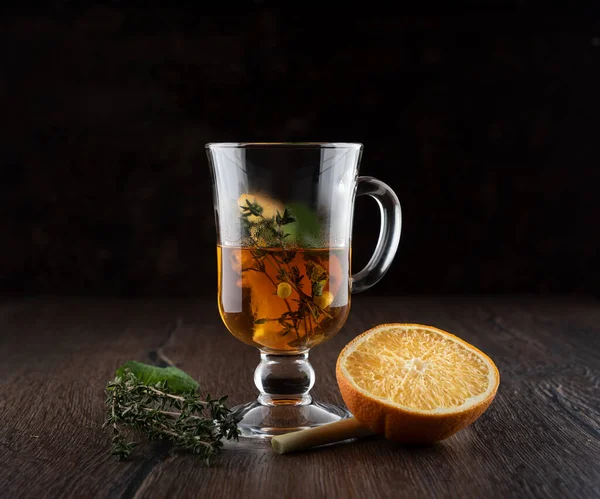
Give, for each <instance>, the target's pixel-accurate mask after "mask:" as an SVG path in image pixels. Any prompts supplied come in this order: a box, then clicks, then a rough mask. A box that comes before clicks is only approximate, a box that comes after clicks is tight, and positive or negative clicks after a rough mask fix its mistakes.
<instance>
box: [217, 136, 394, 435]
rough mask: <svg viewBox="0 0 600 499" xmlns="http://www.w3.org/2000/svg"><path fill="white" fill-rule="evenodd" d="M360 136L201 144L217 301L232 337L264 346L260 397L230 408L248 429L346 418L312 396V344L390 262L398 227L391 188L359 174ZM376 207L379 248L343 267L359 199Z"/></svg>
mask: <svg viewBox="0 0 600 499" xmlns="http://www.w3.org/2000/svg"><path fill="white" fill-rule="evenodd" d="M362 148H363V146H362V144H357V143H327V142H301V143H253V142H245V143H211V144H207V145H206V149H207V155H208V160H209V165H210V170H211V174H212V181H213V196H214V208H215V220H216V228H217V261H218V303H219V312H220V314H221V318H222V319H223V322H224V323H225V326H226V327H227V329H228V330H229V331H230V332H231V334H233V335H234V336H235V337H236V338H238V339H239V340H241V341H243V342H244V343H247V344H248V345H251V346H254V347H256V348H258V349H259V350H260V355H261V362H260V364H259V365H258V367H257V369H256V371H255V374H254V382H255V384H256V387H257V388H258V390H259V396H258V399H257V400H254V401H252V402H250V403H247V404H244V405H241V406H237V407H235V408H234V409H233V411H234V414H235V416H236V417H237V418H238V419H239V424H238V426H239V428H240V430H241V433H242V435H243V436H246V437H269V436H273V435H278V434H282V433H286V432H289V431H296V430H299V429H304V428H309V427H313V426H318V425H322V424H326V423H330V422H333V421H337V420H339V419H342V418H345V417H349V416H350V414H349V412H348V411H347V410H346V409H344V408H341V407H338V406H334V405H331V404H325V403H321V402H317V401H314V400H312V398H311V396H310V394H309V392H310V389H311V388H312V386H313V384H314V380H315V376H314V370H313V368H312V366H311V365H310V363H309V361H308V351H309V349H310V348H313V347H315V346H316V345H319V344H320V343H323V342H325V341H327V340H328V339H330V338H331V337H332V336H334V335H335V334H336V333H337V332H338V331H339V330H340V329H341V328H342V326H343V325H344V323H345V322H346V318H347V317H348V313H349V311H350V295H351V293H358V292H361V291H364V290H366V289H368V288H370V287H371V286H373V285H374V284H375V283H377V282H378V281H379V280H380V279H381V278H382V277H383V275H384V274H385V272H386V271H387V270H388V268H389V267H390V265H391V263H392V260H393V258H394V255H395V253H396V250H397V248H398V243H399V240H400V230H401V210H400V203H399V201H398V198H397V196H396V194H394V192H393V191H392V189H390V187H388V186H387V185H386V184H384V183H383V182H381V181H379V180H377V179H374V178H372V177H359V176H358V169H359V163H360V158H361V154H362ZM361 195H369V196H371V197H373V198H375V200H376V201H377V203H378V204H379V207H380V210H381V229H380V234H379V240H378V242H377V246H376V248H375V252H374V254H373V256H372V257H371V259H370V261H369V262H368V263H367V265H366V267H365V268H364V269H363V270H361V271H360V272H358V273H357V274H353V275H352V274H351V273H350V262H351V236H352V218H353V212H354V199H355V196H361Z"/></svg>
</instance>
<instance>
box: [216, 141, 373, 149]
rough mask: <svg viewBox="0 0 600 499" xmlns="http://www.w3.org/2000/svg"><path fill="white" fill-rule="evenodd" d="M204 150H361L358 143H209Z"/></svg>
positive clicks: (360, 145)
mask: <svg viewBox="0 0 600 499" xmlns="http://www.w3.org/2000/svg"><path fill="white" fill-rule="evenodd" d="M204 147H205V148H206V149H246V148H248V149H252V148H264V149H268V148H282V149H285V148H288V149H294V148H296V149H311V148H312V149H362V147H363V144H362V143H360V142H209V143H207V144H205V145H204Z"/></svg>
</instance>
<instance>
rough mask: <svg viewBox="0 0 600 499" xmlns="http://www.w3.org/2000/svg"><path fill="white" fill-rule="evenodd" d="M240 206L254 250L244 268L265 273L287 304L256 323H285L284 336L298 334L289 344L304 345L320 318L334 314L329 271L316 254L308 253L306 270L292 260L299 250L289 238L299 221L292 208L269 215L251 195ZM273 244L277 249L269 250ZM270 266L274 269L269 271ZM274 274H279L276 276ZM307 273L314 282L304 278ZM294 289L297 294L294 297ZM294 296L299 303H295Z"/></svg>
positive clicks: (244, 270) (312, 333)
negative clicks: (327, 291) (326, 291)
mask: <svg viewBox="0 0 600 499" xmlns="http://www.w3.org/2000/svg"><path fill="white" fill-rule="evenodd" d="M240 209H241V211H242V215H241V224H242V228H243V231H244V236H245V240H246V241H247V243H248V246H250V248H251V254H252V265H251V266H249V267H246V268H242V272H260V273H261V274H264V275H265V276H266V277H267V278H268V279H269V281H270V282H271V283H272V285H273V288H274V293H276V294H277V296H278V297H279V298H280V299H282V300H284V302H285V305H286V308H287V311H286V312H284V313H282V314H281V315H280V316H279V317H257V318H255V319H254V324H255V325H260V324H265V323H267V322H277V323H279V325H280V326H281V329H280V331H279V334H280V335H281V336H287V335H288V334H290V333H293V334H294V336H295V339H294V340H292V341H290V342H289V343H288V345H290V346H292V347H294V346H301V345H303V344H304V343H306V338H305V337H306V336H312V335H314V333H315V329H316V326H317V321H319V320H320V319H322V318H323V317H328V318H331V317H332V315H331V313H330V312H329V311H328V308H329V306H330V305H331V302H332V297H331V296H327V297H324V296H323V294H324V289H325V286H326V284H327V281H328V280H329V273H328V272H327V270H326V269H325V267H324V266H323V264H322V263H323V262H321V261H320V260H319V258H318V257H317V256H316V254H308V253H304V258H305V260H306V264H305V268H306V272H305V273H302V272H301V270H300V269H299V268H298V266H297V265H294V264H293V263H292V262H293V261H294V259H295V258H296V255H297V251H296V250H294V248H293V246H291V245H290V244H289V243H288V241H287V239H288V238H289V237H290V236H291V233H290V232H289V231H286V226H287V225H290V224H293V223H295V222H296V217H294V216H293V214H292V212H291V210H289V209H288V208H285V209H284V210H283V213H280V211H279V210H277V211H276V214H275V215H274V216H272V217H266V216H265V215H264V212H265V210H264V208H263V207H262V206H261V205H260V204H259V203H257V202H256V200H254V201H250V200H249V199H246V203H245V204H244V205H241V206H240ZM273 248H276V249H277V251H269V249H273ZM268 268H269V270H274V272H269V271H268V270H267V269H268ZM272 275H275V278H273V277H272ZM305 275H306V277H307V278H308V280H309V281H310V282H308V283H306V282H303V281H304V277H305ZM305 284H306V287H305ZM294 291H295V292H296V295H297V298H296V297H293V298H292V297H291V295H292V292H294ZM290 300H291V301H293V302H295V303H296V304H297V306H293V307H292V305H291V304H290ZM302 331H304V334H302Z"/></svg>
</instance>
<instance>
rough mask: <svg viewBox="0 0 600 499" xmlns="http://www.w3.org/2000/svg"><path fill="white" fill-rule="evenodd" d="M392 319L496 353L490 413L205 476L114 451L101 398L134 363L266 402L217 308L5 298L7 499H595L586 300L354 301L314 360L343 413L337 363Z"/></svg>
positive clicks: (598, 362) (195, 467)
mask: <svg viewBox="0 0 600 499" xmlns="http://www.w3.org/2000/svg"><path fill="white" fill-rule="evenodd" d="M385 322H417V323H425V324H431V325H435V326H438V327H441V328H442V329H446V330H448V331H450V332H453V333H455V334H457V335H459V336H461V337H462V338H464V339H465V340H467V341H469V342H471V343H473V344H474V345H476V346H477V347H479V348H481V349H482V350H483V351H484V352H486V353H488V354H489V355H490V356H491V357H492V358H493V359H494V361H495V362H496V363H497V365H498V368H499V370H500V373H501V383H500V390H499V393H498V396H497V397H496V400H495V401H494V403H493V404H492V406H491V408H490V409H489V410H488V412H487V413H486V414H484V415H483V416H482V417H481V419H480V420H479V421H477V422H476V423H475V424H474V425H473V426H471V427H470V428H468V429H466V430H464V431H463V432H461V433H459V434H457V435H455V436H454V437H451V438H450V439H448V440H446V441H444V442H442V443H439V444H436V445H431V446H426V447H405V446H401V445H398V444H394V443H391V442H387V441H385V440H383V439H381V438H379V437H373V438H369V439H363V440H360V441H356V442H353V443H344V444H341V445H336V446H329V447H325V448H322V449H317V450H312V451H308V452H305V453H300V454H293V455H284V456H279V455H275V454H273V452H272V451H271V449H270V446H269V445H268V444H265V443H261V442H255V441H242V442H240V443H239V444H229V445H227V447H226V452H225V453H224V454H223V456H222V458H221V459H220V461H219V462H218V463H217V464H216V465H215V466H213V467H211V468H207V467H205V466H204V465H202V464H201V463H200V462H198V461H197V460H195V459H194V458H192V457H188V456H170V455H169V454H168V451H167V449H164V448H161V447H156V446H154V447H152V446H147V447H144V448H142V449H140V450H139V452H137V453H136V457H135V458H134V459H133V460H132V461H130V462H125V463H123V462H117V461H115V460H114V458H112V457H111V456H110V455H109V448H110V435H109V432H108V431H107V430H103V429H101V425H102V421H103V417H104V395H103V387H104V385H105V383H106V381H107V380H108V379H109V378H110V377H111V376H112V374H113V373H114V370H115V368H116V367H117V366H118V365H119V364H121V363H122V362H123V361H125V360H128V359H137V360H142V361H149V360H157V356H158V357H160V355H166V356H167V357H168V358H170V359H171V360H172V361H173V362H175V363H176V364H177V365H178V366H180V367H181V368H183V369H185V370H187V371H188V372H190V374H192V375H193V376H194V377H195V378H197V379H198V380H199V381H200V383H201V387H202V388H203V389H204V390H207V391H210V392H211V394H214V395H223V394H228V395H229V397H230V399H229V400H230V403H231V404H236V403H241V402H244V401H248V400H250V399H251V398H252V397H254V396H255V388H254V385H253V381H252V373H253V369H254V368H255V366H256V364H257V362H258V354H257V351H256V350H255V349H253V348H251V347H248V346H246V345H244V344H242V343H240V342H239V341H237V340H236V339H235V338H233V337H232V336H231V335H229V334H228V333H227V332H226V330H225V328H224V326H223V325H222V324H221V321H220V318H219V316H218V312H217V309H216V305H215V303H213V302H211V301H192V300H188V301H182V300H171V301H168V300H163V301H151V302H147V301H115V300H112V301H111V300H101V299H99V300H76V299H70V300H68V299H59V298H54V299H50V298H44V299H41V298H38V299H15V300H8V299H4V301H3V303H2V305H1V306H0V464H1V465H0V496H2V497H11V498H12V497H26V498H29V497H31V498H42V497H52V498H54V497H125V498H131V497H215V498H219V497H260V498H281V497H286V498H287V497H291V498H294V497H298V498H313V497H317V498H318V497H323V498H325V497H327V498H331V497H342V498H346V497H356V498H361V497H411V498H418V497H460V498H470V497H473V498H482V497H502V498H507V497H557V498H559V497H560V498H563V497H564V498H568V497H578V498H582V497H583V498H586V497H600V335H599V333H600V304H599V302H598V301H597V300H596V299H594V298H590V297H544V298H540V297H538V298H532V297H502V298H481V297H462V298H448V297H446V298H444V297H422V298H395V299H389V298H388V299H378V298H373V297H363V296H360V295H359V296H357V297H355V298H354V301H353V308H352V312H351V314H350V319H349V320H348V323H347V325H346V326H345V327H344V329H343V330H342V332H340V334H338V336H336V337H335V338H333V339H332V340H331V341H330V342H329V343H327V344H325V345H321V346H319V347H318V348H316V349H315V350H314V351H313V352H312V353H311V360H312V364H313V366H314V367H315V369H316V372H317V382H316V385H315V388H314V391H313V394H314V395H315V396H316V397H318V398H319V399H321V400H324V401H327V402H334V403H341V399H340V396H339V394H338V391H337V385H336V383H335V375H334V366H335V359H336V358H337V355H338V353H339V352H340V350H341V348H342V347H343V346H344V345H345V344H346V343H347V342H348V341H349V340H350V339H352V338H353V337H354V336H356V335H357V334H358V333H360V332H362V331H364V330H365V329H367V328H369V327H371V326H373V325H376V324H380V323H385Z"/></svg>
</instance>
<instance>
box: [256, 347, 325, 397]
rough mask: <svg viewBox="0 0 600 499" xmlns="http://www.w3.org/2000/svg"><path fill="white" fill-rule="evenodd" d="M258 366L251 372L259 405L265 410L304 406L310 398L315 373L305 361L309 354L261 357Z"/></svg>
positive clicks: (267, 355)
mask: <svg viewBox="0 0 600 499" xmlns="http://www.w3.org/2000/svg"><path fill="white" fill-rule="evenodd" d="M260 359H261V361H260V364H259V365H258V367H257V368H256V371H255V372H254V384H255V385H256V388H258V391H259V393H260V395H259V396H258V401H259V402H260V403H261V404H263V405H267V406H276V405H294V406H299V405H307V404H310V403H311V401H312V398H311V396H310V394H309V392H310V389H311V388H312V387H313V385H314V384H315V370H314V369H313V367H312V366H311V365H310V362H309V361H308V352H304V353H300V354H298V355H272V354H268V353H261V354H260Z"/></svg>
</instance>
